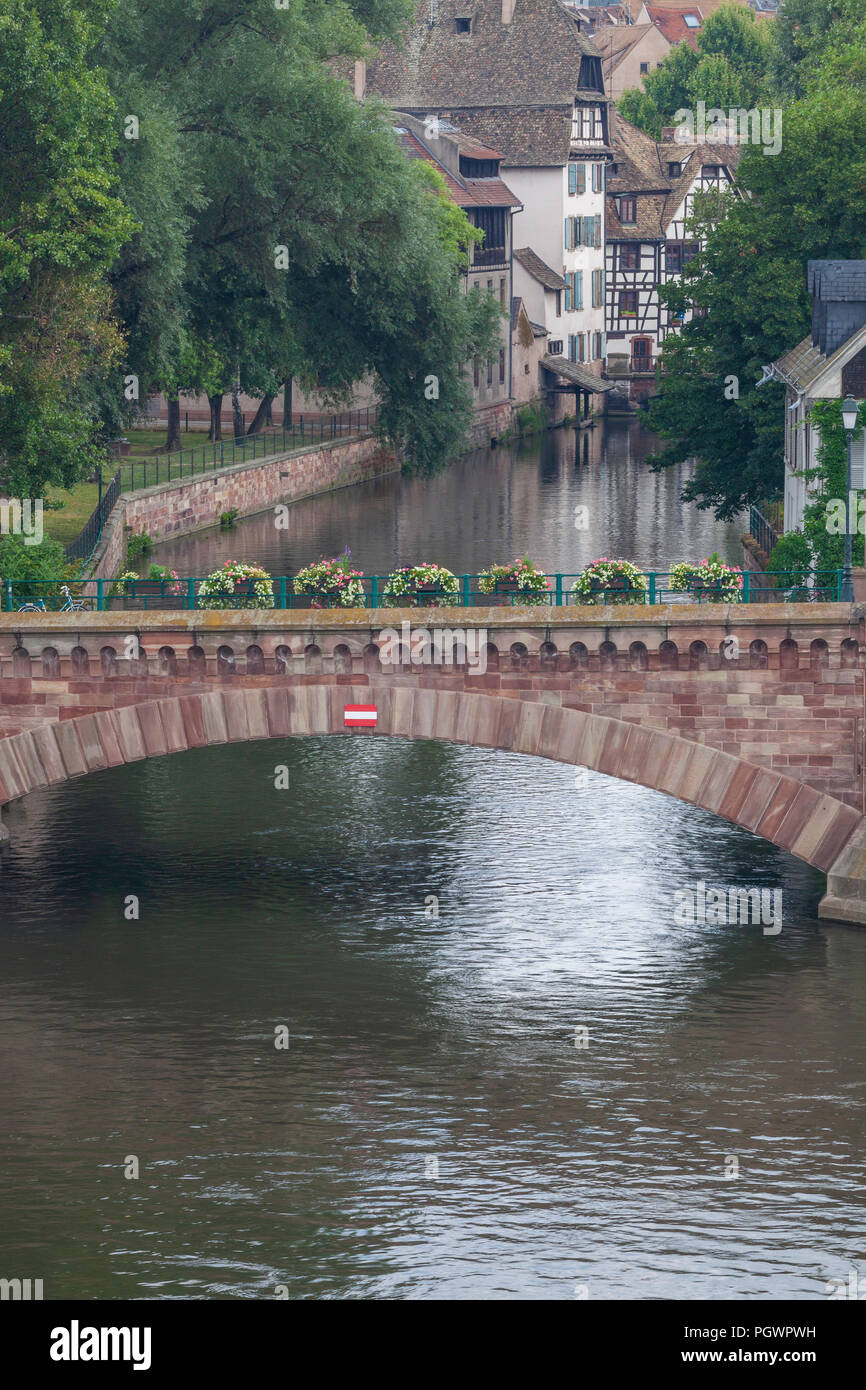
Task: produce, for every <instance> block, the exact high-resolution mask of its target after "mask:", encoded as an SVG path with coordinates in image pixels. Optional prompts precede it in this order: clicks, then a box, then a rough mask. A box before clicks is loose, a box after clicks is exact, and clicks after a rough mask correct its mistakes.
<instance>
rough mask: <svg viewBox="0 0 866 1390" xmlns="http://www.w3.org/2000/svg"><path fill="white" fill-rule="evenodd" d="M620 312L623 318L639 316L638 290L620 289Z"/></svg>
mask: <svg viewBox="0 0 866 1390" xmlns="http://www.w3.org/2000/svg"><path fill="white" fill-rule="evenodd" d="M619 312H620V314H621V315H622V317H623V318H626V319H634V318H637V290H620V292H619Z"/></svg>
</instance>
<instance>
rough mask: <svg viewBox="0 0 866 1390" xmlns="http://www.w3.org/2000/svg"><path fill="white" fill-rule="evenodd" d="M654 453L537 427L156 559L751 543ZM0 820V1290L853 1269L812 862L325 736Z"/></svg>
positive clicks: (180, 766) (714, 824) (575, 1284)
mask: <svg viewBox="0 0 866 1390" xmlns="http://www.w3.org/2000/svg"><path fill="white" fill-rule="evenodd" d="M584 439H585V440H586V447H587V450H588V452H589V454H590V457H589V459H588V460H587V461H584V459H583V458H582V452H583V448H584ZM648 448H649V441H647V440H646V439H645V438H644V437H643V436H641V435H640V432H639V428H638V427H637V426H636V425H635V424H633V423H631V424H628V425H626V426H619V425H617V426H613V427H610V428H609V429H608V430H607V431H606V432H605V433H604V434H603V433H602V431H601V430H596V431H593V435H592V438H590V437H589V436H584V437H580V436H577V437H576V436H575V435H574V433H571V432H570V433H565V432H557V433H556V434H554V435H551V436H548V437H547V438H546V439H545V440H544V441H542V442H541V443H540V444H539V445H537V446H535V447H534V448H532V447H530V448H528V449H525V450H523V451H521V452H515V451H509V452H506V451H502V450H497V451H493V452H491V453H489V454H478V455H474V456H472V457H470V458H468V459H465V460H462V461H461V462H459V463H458V464H456V465H454V466H453V468H451V469H450V470H449V471H448V472H447V473H444V474H441V475H439V476H438V477H436V478H434V479H432V480H430V481H426V482H424V481H417V480H416V481H413V480H403V479H400V478H398V477H394V478H388V479H383V480H380V481H379V482H377V483H374V484H370V485H366V486H365V487H363V488H358V489H354V490H348V491H345V492H342V493H337V494H331V495H329V496H326V497H322V498H317V499H311V500H310V501H309V502H306V503H303V504H301V505H300V506H299V507H297V508H296V509H295V514H294V516H293V518H292V526H291V527H290V529H289V531H288V532H276V531H275V530H274V528H273V521H272V519H271V518H259V519H252V520H250V521H247V522H244V523H242V524H240V525H238V526H237V528H236V529H235V530H234V532H232V533H230V534H229V535H228V536H226V535H224V534H222V535H221V534H219V533H207V534H205V535H203V536H201V537H197V538H192V539H190V540H189V541H186V542H178V543H176V544H173V545H172V546H166V547H162V548H161V549H160V551H159V553H158V555H157V558H159V559H160V560H163V561H166V562H170V563H172V564H173V565H174V567H175V568H177V569H179V570H180V571H181V572H183V573H199V574H202V573H205V572H206V571H207V569H208V568H210V567H211V566H212V565H213V563H215V562H219V561H220V560H222V559H224V558H227V557H229V556H234V557H237V558H243V559H251V560H252V559H256V560H259V561H261V562H262V563H264V564H266V565H267V566H268V567H269V568H270V569H271V571H272V572H273V573H280V572H284V573H285V572H291V571H292V570H294V569H296V568H297V567H298V565H299V564H303V563H304V562H306V561H307V560H309V559H311V558H317V557H318V555H320V554H325V555H328V554H333V553H335V552H338V551H339V550H342V548H343V547H344V546H345V545H346V544H349V545H350V546H351V548H352V551H353V554H354V556H355V558H356V560H357V562H358V563H359V565H360V567H361V568H364V569H366V570H367V571H368V572H370V571H378V572H384V571H386V570H387V569H389V568H390V567H391V566H392V565H393V564H395V563H398V562H399V563H409V562H411V561H412V560H415V559H428V558H429V559H436V560H439V561H441V562H443V563H445V564H448V565H449V566H451V567H452V568H454V569H455V570H460V571H461V572H462V571H471V570H474V569H476V568H478V567H480V566H482V565H484V564H486V563H490V562H491V561H492V560H496V559H500V558H502V559H509V558H513V556H514V555H515V554H523V553H524V552H526V551H528V552H529V553H530V554H531V555H532V556H533V557H534V558H535V559H537V560H538V561H539V562H541V563H542V564H543V565H544V566H546V567H548V568H550V569H557V568H559V569H565V568H571V567H572V566H573V567H574V568H579V566H580V565H581V564H582V563H584V562H585V561H586V560H587V559H593V558H595V557H596V556H597V555H599V554H608V555H622V556H625V557H626V558H632V559H636V560H637V561H638V562H639V563H641V564H643V565H644V566H647V567H658V568H664V567H666V566H667V565H668V564H669V563H670V562H671V561H672V560H675V559H678V558H681V557H686V556H691V557H695V558H701V557H702V556H703V555H706V554H707V553H708V551H710V550H713V549H717V550H719V551H720V552H721V553H722V554H723V555H725V556H726V557H727V558H729V559H730V560H737V558H738V554H739V551H738V537H739V530H740V528H739V527H737V526H736V525H732V526H720V525H719V524H718V523H716V522H715V521H714V520H713V519H712V517H711V516H709V515H707V514H706V513H703V514H701V513H697V512H695V510H694V509H693V508H683V507H682V506H681V504H680V503H679V502H678V501H677V496H678V492H679V488H680V486H681V481H682V479H681V478H677V477H675V476H674V475H673V474H670V473H668V474H664V475H661V476H658V477H656V476H654V475H651V474H649V473H648V472H647V471H646V469H645V467H644V466H643V465H642V464H641V458H642V456H643V455H644V454H645V453H646V451H647V449H648ZM577 505H585V506H587V507H588V508H589V529H588V530H586V531H577V530H575V528H574V525H573V519H574V508H575V506H577ZM278 767H282V768H285V769H286V771H287V774H288V776H287V778H286V776H285V775H283V776H280V777H276V776H275V770H276V769H277V768H278ZM286 780H287V781H288V786H287V787H285V786H284V783H285V782H286ZM8 820H9V824H10V829H11V831H12V843H11V845H10V847H9V848H8V849H7V850H6V851H4V853H3V855H2V856H0V980H2V991H0V1048H2V1066H0V1198H2V1233H0V1256H2V1259H0V1264H2V1268H0V1275H2V1276H4V1277H7V1278H11V1277H21V1278H24V1277H32V1278H42V1279H43V1280H44V1287H45V1297H46V1298H84V1299H90V1298H164V1297H170V1298H259V1299H273V1298H274V1297H275V1296H278V1295H279V1294H281V1293H283V1292H285V1293H287V1294H288V1296H289V1297H291V1298H345V1297H349V1298H371V1297H372V1298H412V1299H415V1298H427V1297H433V1298H456V1299H469V1298H484V1299H509V1298H516V1297H525V1298H534V1299H574V1298H584V1297H586V1298H589V1299H595V1298H612V1299H626V1298H653V1299H657V1298H666V1299H667V1298H676V1299H699V1298H713V1299H721V1298H738V1299H747V1298H755V1297H758V1298H770V1299H776V1298H797V1299H803V1300H808V1299H820V1298H824V1297H826V1285H827V1282H828V1281H829V1280H831V1279H834V1278H839V1279H847V1278H848V1276H849V1274H850V1272H851V1270H852V1269H857V1270H859V1272H860V1277H861V1278H862V1277H863V1274H864V1272H866V1266H864V1257H866V1213H864V1205H863V1196H862V1193H863V1190H864V1186H866V1155H864V1148H863V1142H862V1114H863V1111H862V1106H863V1093H864V1077H866V934H864V933H863V932H862V931H858V930H854V929H850V930H849V929H846V928H844V927H840V926H832V927H824V926H823V925H820V924H819V923H818V921H817V918H816V908H817V903H818V899H819V897H820V895H821V893H822V891H823V880H822V878H821V876H820V875H819V874H817V873H816V872H815V871H813V870H811V869H810V868H808V867H807V866H805V865H803V864H802V863H800V862H799V861H797V860H794V859H793V858H791V857H790V856H788V855H786V854H784V853H783V852H781V851H779V850H778V849H776V848H775V847H773V846H772V845H770V844H769V843H767V842H765V841H762V840H758V839H756V838H754V837H753V836H751V835H749V834H748V833H747V832H745V831H743V830H740V829H738V828H736V827H733V826H731V825H728V824H726V823H724V822H722V821H720V820H717V819H716V818H714V817H712V816H710V815H708V814H706V813H703V812H700V811H696V810H694V809H692V808H689V807H687V806H685V805H683V804H681V803H679V802H676V801H673V800H671V799H669V798H665V797H663V796H661V795H659V794H658V793H655V792H651V791H648V790H646V789H643V788H639V787H635V786H631V785H626V784H624V783H619V782H616V781H614V780H612V779H610V778H606V777H603V776H601V775H597V774H594V773H589V774H583V773H582V772H581V770H579V769H577V770H576V769H574V768H569V767H565V766H561V765H557V764H553V763H548V762H545V761H543V760H541V759H529V758H526V757H520V756H518V755H513V754H506V753H501V752H495V751H492V750H484V749H473V748H463V747H455V746H450V745H446V744H433V743H430V744H425V743H412V742H408V741H402V740H382V741H381V742H379V741H375V740H365V739H364V740H362V739H353V740H352V741H351V742H350V741H349V739H347V738H330V739H291V740H287V741H285V742H282V743H279V744H276V743H253V744H249V745H245V746H233V747H223V748H211V749H199V750H195V751H193V752H190V753H187V754H184V755H182V756H177V757H174V758H168V759H161V760H155V761H152V762H144V763H139V764H135V765H132V766H128V767H123V768H117V769H114V770H111V771H108V772H105V773H102V774H98V775H95V776H92V777H89V778H85V779H82V780H80V781H77V782H72V783H67V784H65V785H63V786H61V787H58V788H55V789H53V790H47V791H45V792H41V793H37V794H34V795H32V796H30V797H28V798H27V799H26V801H24V802H23V803H22V804H21V806H20V807H18V808H17V809H16V810H15V811H14V812H13V813H11V814H10V816H9V817H8ZM699 881H705V882H707V883H709V884H711V885H736V886H741V887H758V888H774V889H781V890H782V897H783V904H784V908H783V928H782V931H781V932H779V933H778V934H776V935H771V934H765V933H764V932H763V931H762V929H761V927H760V926H757V925H745V924H743V925H727V926H722V925H715V924H702V923H696V924H687V925H682V924H680V923H678V922H677V920H676V917H675V900H676V894H677V893H678V892H681V891H683V890H687V889H689V888H690V887H691V886H692V885H694V884H696V883H697V882H699ZM131 895H134V896H135V897H137V898H138V899H139V900H140V916H139V918H138V920H127V919H126V917H125V915H124V905H125V904H126V903H127V902H128V900H129V898H130V896H131ZM133 1160H134V1161H133ZM135 1171H137V1172H138V1176H126V1174H127V1173H134V1172H135Z"/></svg>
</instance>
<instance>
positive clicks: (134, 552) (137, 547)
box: [126, 531, 153, 565]
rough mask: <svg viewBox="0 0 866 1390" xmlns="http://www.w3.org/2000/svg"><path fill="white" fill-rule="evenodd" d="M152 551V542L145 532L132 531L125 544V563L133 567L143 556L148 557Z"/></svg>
mask: <svg viewBox="0 0 866 1390" xmlns="http://www.w3.org/2000/svg"><path fill="white" fill-rule="evenodd" d="M152 549H153V541H152V540H151V538H150V536H149V535H148V534H147V532H146V531H133V533H132V535H131V536H130V537H129V539H128V541H127V542H126V563H127V564H128V565H134V564H135V562H136V560H140V559H141V557H142V556H143V555H149V554H150V552H151V550H152Z"/></svg>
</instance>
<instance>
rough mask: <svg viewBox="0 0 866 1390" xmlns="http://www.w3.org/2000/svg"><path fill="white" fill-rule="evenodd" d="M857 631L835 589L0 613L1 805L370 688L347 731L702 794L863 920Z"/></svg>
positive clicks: (858, 619) (252, 732) (826, 904)
mask: <svg viewBox="0 0 866 1390" xmlns="http://www.w3.org/2000/svg"><path fill="white" fill-rule="evenodd" d="M864 611H866V610H864ZM425 634H426V635H425ZM864 642H866V633H864V612H861V610H860V608H858V607H855V606H851V605H845V604H791V605H783V604H767V605H750V606H748V607H744V606H741V605H731V606H727V605H724V606H723V605H702V606H692V605H679V604H678V605H671V606H670V607H651V608H649V607H647V608H637V607H611V608H593V607H586V608H577V607H572V608H557V609H554V610H552V611H544V612H540V611H539V610H538V609H531V608H473V609H471V610H466V609H462V608H454V609H448V608H439V609H390V610H383V609H377V610H374V611H367V610H362V609H353V610H331V611H324V612H323V611H310V610H308V611H298V610H294V611H288V612H286V611H278V610H277V611H275V610H270V609H269V610H261V611H254V610H243V611H234V610H232V611H228V612H220V611H210V612H201V611H198V612H183V613H178V612H173V611H172V612H164V611H154V612H132V613H123V612H106V613H79V614H75V615H74V616H73V615H65V614H60V613H47V614H42V613H28V614H17V613H5V614H0V808H2V807H3V806H4V805H6V804H7V803H9V802H13V801H15V800H17V799H18V798H20V797H22V796H25V795H26V794H27V793H28V792H29V791H32V790H34V789H35V788H37V787H42V786H47V785H50V784H53V783H57V782H62V781H64V780H66V779H67V778H72V777H79V776H83V775H85V774H87V773H89V772H95V771H99V770H100V769H104V768H107V767H112V766H116V765H118V764H120V763H125V762H133V761H136V760H138V759H141V758H147V757H161V756H164V755H165V754H167V753H174V752H181V751H183V750H185V749H188V748H193V747H200V746H204V745H207V744H218V743H226V742H236V741H244V740H248V739H266V738H281V737H286V736H288V735H295V734H308V735H310V734H325V733H338V732H339V733H343V732H347V731H346V729H345V724H344V709H345V706H346V705H347V704H359V703H362V704H368V705H369V704H372V705H375V706H376V709H377V715H378V717H377V724H376V727H375V729H371V728H369V727H368V728H360V729H353V730H351V731H349V732H350V733H351V736H355V737H371V736H373V737H376V736H382V735H391V736H399V737H406V738H428V739H429V738H433V739H444V740H449V741H453V742H457V743H468V744H475V745H478V746H481V747H490V748H503V749H509V750H513V751H517V752H522V753H528V754H533V755H537V756H541V757H547V758H552V759H556V760H559V761H562V762H567V763H575V764H578V765H583V766H586V767H590V768H594V769H596V770H598V771H600V772H604V773H607V774H609V775H611V776H613V777H619V778H622V779H625V780H627V781H632V782H636V783H639V784H641V785H642V786H646V787H651V788H653V789H655V790H658V791H662V792H665V793H667V794H668V795H670V796H675V797H678V798H680V799H681V800H683V801H686V802H689V803H691V804H693V805H695V806H699V807H702V808H704V809H706V810H709V811H712V812H714V813H715V814H716V815H719V816H721V817H723V818H724V819H726V820H729V821H731V822H733V823H734V824H736V825H740V826H744V827H745V828H747V829H748V830H750V831H752V832H754V833H755V834H756V835H760V836H762V837H764V838H765V839H767V840H770V841H771V842H772V843H773V844H775V845H778V846H780V847H782V848H784V849H786V850H788V851H790V852H791V853H792V854H794V855H796V856H798V857H799V858H801V859H803V860H805V861H806V862H808V863H809V864H812V865H814V866H815V867H816V868H818V869H820V870H822V871H823V872H824V873H826V874H827V876H828V891H827V894H826V896H825V897H824V898H823V899H822V902H821V906H820V909H819V910H820V913H821V915H822V916H825V917H829V918H832V919H835V920H841V921H850V922H856V923H859V924H864V925H866V817H864V810H866V801H864V756H863V752H864V747H863V744H864V714H866V710H864V652H866V646H864ZM425 657H426V660H425V659H424V658H425ZM2 833H4V834H5V833H6V832H5V831H4V832H2Z"/></svg>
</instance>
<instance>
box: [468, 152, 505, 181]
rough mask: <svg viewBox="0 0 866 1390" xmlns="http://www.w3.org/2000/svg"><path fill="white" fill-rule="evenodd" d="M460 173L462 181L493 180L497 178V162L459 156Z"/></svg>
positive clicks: (495, 160) (496, 160)
mask: <svg viewBox="0 0 866 1390" xmlns="http://www.w3.org/2000/svg"><path fill="white" fill-rule="evenodd" d="M460 172H461V174H462V175H463V177H464V179H495V178H498V177H499V160H498V159H470V158H469V156H468V155H465V154H461V156H460Z"/></svg>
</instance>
